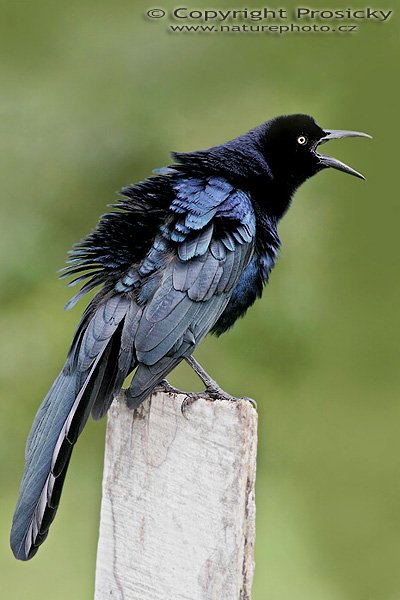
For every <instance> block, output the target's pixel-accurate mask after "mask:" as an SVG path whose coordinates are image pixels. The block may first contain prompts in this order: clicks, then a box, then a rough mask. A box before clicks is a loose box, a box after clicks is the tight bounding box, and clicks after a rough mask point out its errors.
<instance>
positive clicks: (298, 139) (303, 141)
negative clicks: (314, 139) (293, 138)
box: [297, 135, 307, 146]
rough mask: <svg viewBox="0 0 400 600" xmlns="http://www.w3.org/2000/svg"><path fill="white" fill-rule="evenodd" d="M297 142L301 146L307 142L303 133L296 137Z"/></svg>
mask: <svg viewBox="0 0 400 600" xmlns="http://www.w3.org/2000/svg"><path fill="white" fill-rule="evenodd" d="M297 143H298V144H300V145H301V146H304V144H306V143H307V138H306V137H304V135H301V136H300V137H298V138H297Z"/></svg>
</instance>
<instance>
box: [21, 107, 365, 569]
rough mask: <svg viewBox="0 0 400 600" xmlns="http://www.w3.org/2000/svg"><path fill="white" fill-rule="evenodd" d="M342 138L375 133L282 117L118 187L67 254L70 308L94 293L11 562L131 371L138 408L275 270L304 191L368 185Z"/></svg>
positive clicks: (42, 431)
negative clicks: (80, 441) (330, 174)
mask: <svg viewBox="0 0 400 600" xmlns="http://www.w3.org/2000/svg"><path fill="white" fill-rule="evenodd" d="M351 136H358V137H370V136H368V135H367V134H364V133H359V132H354V131H338V130H333V131H332V130H330V131H327V130H323V129H321V127H319V126H318V125H317V123H316V122H315V121H314V119H313V118H311V117H309V116H306V115H291V116H283V117H278V118H276V119H272V120H270V121H267V122H266V123H264V124H263V125H260V126H259V127H256V128H255V129H253V130H251V131H249V132H248V133H246V134H244V135H242V136H240V137H238V138H236V139H234V140H231V141H229V142H226V143H225V144H222V145H220V146H215V147H212V148H210V149H209V150H202V151H198V152H190V153H175V154H173V158H174V160H175V163H174V164H173V165H172V166H170V167H167V168H163V169H160V170H158V171H156V172H155V173H156V174H155V176H154V177H151V178H149V179H147V180H145V181H143V182H140V183H138V184H135V185H132V186H129V187H126V188H124V189H123V190H122V200H121V201H120V202H119V203H118V204H115V205H114V208H115V210H114V211H113V212H110V213H107V214H105V215H104V216H102V217H101V219H100V221H99V223H98V225H97V227H96V228H95V230H94V231H93V232H92V233H91V234H90V235H89V236H88V237H87V238H85V239H84V240H83V241H82V242H80V243H79V244H77V245H76V246H75V247H74V249H73V250H72V251H71V253H70V254H71V258H70V260H69V266H68V267H66V269H65V273H64V275H76V276H77V277H76V279H75V280H74V281H73V282H71V284H73V283H78V282H81V281H85V280H86V282H85V283H84V285H83V287H82V288H81V290H80V291H79V292H78V293H77V294H76V296H74V298H73V299H72V300H71V301H70V302H69V304H68V305H67V306H68V307H69V306H72V305H73V304H75V302H77V300H79V299H80V298H81V297H82V296H83V295H84V294H85V293H86V292H88V291H90V290H92V289H93V288H96V287H97V286H101V288H100V291H98V293H97V295H96V296H95V298H94V299H93V300H92V301H91V302H90V303H89V305H88V306H87V308H86V310H85V311H84V313H83V316H82V318H81V321H80V323H79V325H78V328H77V330H76V332H75V335H74V338H73V341H72V345H71V348H70V350H69V354H68V357H67V360H66V363H65V365H64V367H63V369H62V371H61V373H60V374H59V375H58V377H57V379H56V380H55V382H54V383H53V385H52V387H51V389H50V391H49V392H48V394H47V396H46V398H45V399H44V401H43V403H42V405H41V406H40V408H39V411H38V413H37V415H36V418H35V421H34V423H33V426H32V429H31V432H30V434H29V438H28V441H27V446H26V466H25V472H24V475H23V479H22V483H21V488H20V492H19V498H18V502H17V507H16V510H15V515H14V519H13V524H12V530H11V547H12V550H13V552H14V554H15V556H16V557H17V558H18V559H21V560H27V559H30V558H31V557H32V556H33V555H34V554H35V553H36V552H37V550H38V547H39V546H40V544H41V543H42V542H43V541H44V539H45V538H46V536H47V533H48V530H49V527H50V524H51V522H52V520H53V518H54V516H55V513H56V511H57V507H58V504H59V500H60V494H61V490H62V486H63V482H64V478H65V474H66V471H67V467H68V463H69V460H70V457H71V452H72V448H73V445H74V444H75V442H76V440H77V438H78V436H79V434H80V433H81V431H82V429H83V427H84V425H85V423H86V421H87V419H88V417H89V414H90V412H91V413H92V415H93V417H94V418H95V419H100V418H101V417H102V416H104V415H105V413H106V412H107V410H108V408H109V406H110V404H111V402H112V400H113V398H114V396H115V395H116V394H117V393H118V392H119V391H120V389H121V387H122V385H123V382H124V380H125V378H126V377H127V376H128V374H129V373H131V372H132V371H133V370H135V373H134V376H133V379H132V382H131V384H130V386H129V388H128V390H127V401H128V404H129V406H131V407H137V406H138V405H139V404H140V403H141V402H142V401H143V400H144V399H145V398H146V397H147V396H148V395H149V394H150V393H151V392H152V390H153V389H154V388H155V387H156V386H157V385H158V384H160V382H161V381H162V380H163V379H164V378H165V377H166V376H167V375H168V373H170V372H171V371H172V370H173V369H174V368H175V367H176V365H177V364H178V363H180V362H181V361H182V360H183V359H188V360H189V361H190V360H192V358H191V354H192V352H193V351H194V350H195V348H196V347H197V346H198V345H199V344H200V342H201V341H202V340H203V338H204V337H205V336H206V335H207V333H209V332H213V333H215V334H217V335H220V334H221V333H223V332H225V331H226V330H227V329H229V328H230V327H231V326H232V325H233V324H234V322H235V321H236V319H237V318H238V317H241V316H243V315H244V313H245V312H246V310H247V309H248V307H249V306H251V305H252V304H253V302H254V301H255V300H256V298H257V297H260V296H261V293H262V290H263V286H264V285H265V284H266V283H267V281H268V276H269V273H270V271H271V269H272V267H273V266H274V265H275V262H276V260H277V257H278V250H279V247H280V240H279V236H278V231H277V224H278V222H279V220H280V219H281V217H282V216H283V215H284V214H285V212H286V210H287V209H288V207H289V205H290V202H291V199H292V196H293V193H294V192H295V190H296V189H297V188H298V187H299V185H301V184H302V183H303V182H304V181H305V180H306V179H308V178H309V177H311V176H312V175H314V174H315V173H318V172H319V171H321V170H322V169H325V168H327V167H333V168H334V169H339V170H341V171H344V172H345V173H350V174H352V175H355V176H356V177H361V178H363V176H362V175H361V174H360V173H358V172H357V171H355V170H354V169H352V168H351V167H349V166H347V165H345V164H344V163H342V162H340V161H339V160H336V159H335V158H332V157H329V156H324V155H323V154H320V153H319V151H318V148H319V146H320V145H321V144H323V143H324V142H326V141H328V140H331V139H335V138H344V137H351ZM205 383H206V385H210V383H209V380H207V378H205ZM211 391H212V390H211ZM214 391H215V390H214Z"/></svg>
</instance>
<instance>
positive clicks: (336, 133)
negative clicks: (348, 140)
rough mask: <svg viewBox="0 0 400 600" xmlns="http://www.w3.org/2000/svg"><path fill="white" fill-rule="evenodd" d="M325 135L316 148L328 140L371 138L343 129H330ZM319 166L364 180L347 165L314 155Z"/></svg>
mask: <svg viewBox="0 0 400 600" xmlns="http://www.w3.org/2000/svg"><path fill="white" fill-rule="evenodd" d="M324 133H325V135H324V136H323V137H322V138H321V139H320V140H319V142H318V144H317V145H318V146H319V145H320V144H325V142H329V140H339V139H341V138H345V137H365V138H370V139H372V136H370V135H368V133H361V132H360V131H346V130H344V129H331V130H329V131H325V132H324ZM316 154H317V156H318V158H319V162H320V164H321V165H322V166H323V167H324V168H325V167H332V168H333V169H338V170H339V171H344V172H345V173H349V174H350V175H354V176H355V177H359V178H360V179H365V177H364V175H362V174H361V173H359V172H358V171H356V170H355V169H352V168H351V167H349V166H348V165H346V164H345V163H344V162H342V161H341V160H338V159H337V158H333V157H332V156H325V155H324V154H319V152H317V153H316Z"/></svg>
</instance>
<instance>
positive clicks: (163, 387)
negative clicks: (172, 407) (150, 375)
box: [154, 379, 187, 396]
mask: <svg viewBox="0 0 400 600" xmlns="http://www.w3.org/2000/svg"><path fill="white" fill-rule="evenodd" d="M154 392H166V393H167V394H183V395H184V396H186V394H187V392H185V391H184V390H180V389H179V388H176V387H174V386H173V385H171V384H170V383H169V381H167V380H166V379H163V380H162V381H160V383H159V384H158V385H157V386H156V387H155V388H154Z"/></svg>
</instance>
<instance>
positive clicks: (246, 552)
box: [95, 392, 257, 600]
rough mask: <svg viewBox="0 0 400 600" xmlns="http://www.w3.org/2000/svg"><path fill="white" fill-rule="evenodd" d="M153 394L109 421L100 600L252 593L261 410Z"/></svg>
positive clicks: (183, 599)
mask: <svg viewBox="0 0 400 600" xmlns="http://www.w3.org/2000/svg"><path fill="white" fill-rule="evenodd" d="M183 399H184V396H183V395H178V394H171V393H165V392H162V393H157V394H154V395H153V396H152V397H151V398H150V399H148V400H147V401H146V402H145V403H144V404H143V405H142V406H141V407H140V408H139V409H138V410H136V411H134V412H133V411H129V410H128V409H127V408H126V406H125V404H124V403H123V402H122V401H118V400H117V401H115V402H114V404H113V406H112V408H111V410H110V413H109V418H108V427H107V441H106V452H105V466H104V478H103V499H102V505H101V522H100V537H99V544H98V554H97V567H96V592H95V600H105V599H106V598H107V599H109V598H112V599H115V600H117V599H118V600H122V599H123V600H250V598H251V583H252V577H253V571H254V558H253V549H254V539H255V497H254V484H255V473H256V448H257V413H256V410H255V409H254V407H253V406H252V405H251V404H250V402H248V401H246V400H238V401H237V402H229V401H226V400H211V399H210V398H207V395H206V394H205V395H204V399H203V398H201V399H199V400H197V401H196V402H194V403H193V404H191V405H190V406H189V407H188V408H187V409H186V412H185V416H183V415H182V413H181V404H182V401H183Z"/></svg>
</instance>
